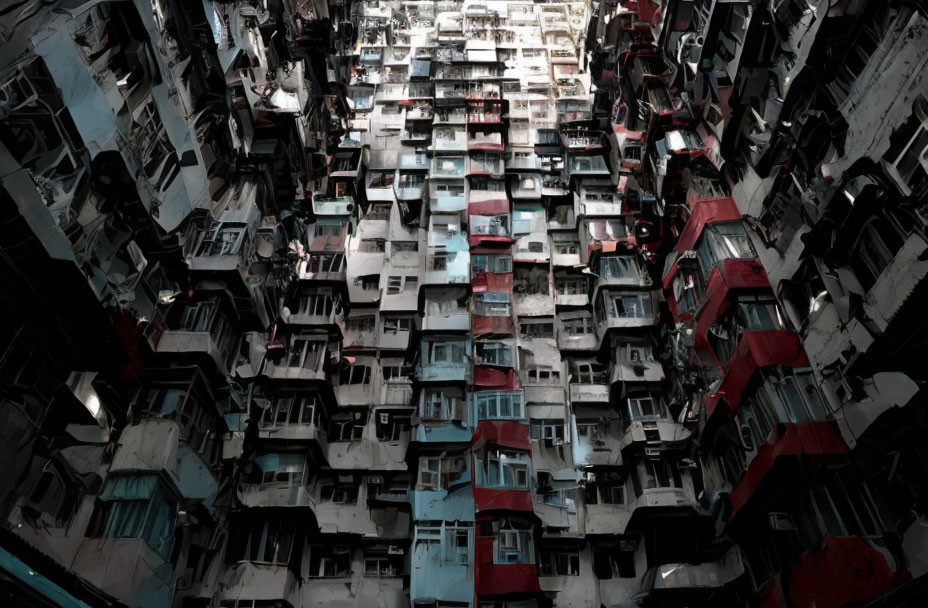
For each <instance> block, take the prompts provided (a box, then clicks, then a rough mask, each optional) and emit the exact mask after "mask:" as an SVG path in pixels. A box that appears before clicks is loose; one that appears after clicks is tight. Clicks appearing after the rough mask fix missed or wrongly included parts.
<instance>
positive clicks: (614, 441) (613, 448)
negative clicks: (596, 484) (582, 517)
mask: <svg viewBox="0 0 928 608" xmlns="http://www.w3.org/2000/svg"><path fill="white" fill-rule="evenodd" d="M575 386H578V387H580V386H583V385H575ZM602 403H604V402H602V401H594V402H592V404H591V405H583V402H582V401H578V402H577V403H576V404H573V402H572V404H573V411H574V414H575V415H576V417H577V418H576V426H575V428H576V435H574V436H573V437H572V438H571V443H572V446H571V447H572V456H573V461H574V464H575V465H577V466H585V467H591V466H610V467H614V466H621V465H622V447H623V446H622V441H621V440H620V437H621V432H622V419H621V416H620V415H619V413H618V412H617V411H615V410H612V409H603V408H602V407H599V405H601V404H602ZM593 491H594V492H595V491H597V490H595V489H594V490H593ZM601 493H602V494H603V496H602V497H601V498H602V500H600V502H602V501H605V500H608V499H609V497H610V496H611V495H610V494H608V493H607V492H605V491H603V492H601ZM612 494H617V492H612ZM623 495H624V487H623ZM597 504H598V503H597Z"/></svg>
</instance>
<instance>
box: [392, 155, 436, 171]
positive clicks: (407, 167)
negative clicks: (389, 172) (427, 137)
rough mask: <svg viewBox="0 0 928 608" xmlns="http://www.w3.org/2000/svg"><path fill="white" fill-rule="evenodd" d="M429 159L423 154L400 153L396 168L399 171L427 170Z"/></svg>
mask: <svg viewBox="0 0 928 608" xmlns="http://www.w3.org/2000/svg"><path fill="white" fill-rule="evenodd" d="M429 165H430V163H429V159H428V157H427V156H426V155H425V154H422V153H415V154H400V155H399V159H398V162H397V169H399V170H400V171H428V170H429Z"/></svg>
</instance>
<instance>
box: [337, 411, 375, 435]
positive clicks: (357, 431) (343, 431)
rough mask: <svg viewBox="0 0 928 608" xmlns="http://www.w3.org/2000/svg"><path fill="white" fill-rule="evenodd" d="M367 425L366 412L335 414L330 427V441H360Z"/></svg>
mask: <svg viewBox="0 0 928 608" xmlns="http://www.w3.org/2000/svg"><path fill="white" fill-rule="evenodd" d="M366 424H367V413H366V412H361V411H357V412H339V413H337V414H334V415H333V416H332V422H331V425H330V427H329V441H360V440H361V437H362V436H363V434H364V426H365V425H366Z"/></svg>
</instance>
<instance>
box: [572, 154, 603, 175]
mask: <svg viewBox="0 0 928 608" xmlns="http://www.w3.org/2000/svg"><path fill="white" fill-rule="evenodd" d="M569 158H570V161H569V163H568V174H569V175H570V177H571V178H574V177H585V176H597V177H599V176H604V177H608V176H609V175H610V171H609V167H607V166H606V161H605V159H603V157H602V156H578V155H570V157H569Z"/></svg>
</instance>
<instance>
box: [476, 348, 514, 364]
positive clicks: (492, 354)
mask: <svg viewBox="0 0 928 608" xmlns="http://www.w3.org/2000/svg"><path fill="white" fill-rule="evenodd" d="M477 363H480V364H481V365H500V366H506V367H512V347H511V346H509V345H508V344H505V343H503V342H478V343H477Z"/></svg>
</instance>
